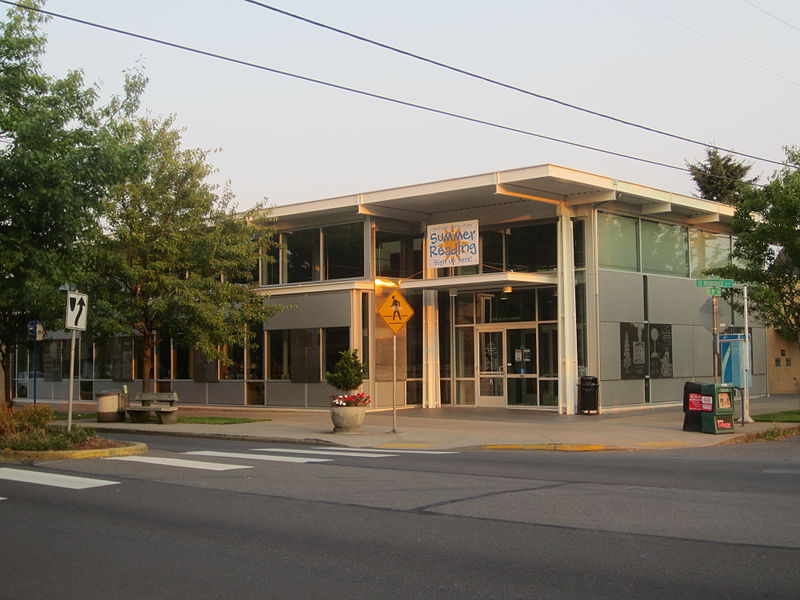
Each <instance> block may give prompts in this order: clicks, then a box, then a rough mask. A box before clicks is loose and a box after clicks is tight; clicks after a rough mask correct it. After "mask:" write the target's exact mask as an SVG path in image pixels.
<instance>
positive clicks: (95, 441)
mask: <svg viewBox="0 0 800 600" xmlns="http://www.w3.org/2000/svg"><path fill="white" fill-rule="evenodd" d="M127 445H128V444H127V443H125V442H118V441H116V440H105V439H103V438H99V437H92V438H89V439H88V440H84V441H83V442H81V443H80V444H72V447H71V448H70V449H71V450H97V449H103V448H122V447H123V446H127Z"/></svg>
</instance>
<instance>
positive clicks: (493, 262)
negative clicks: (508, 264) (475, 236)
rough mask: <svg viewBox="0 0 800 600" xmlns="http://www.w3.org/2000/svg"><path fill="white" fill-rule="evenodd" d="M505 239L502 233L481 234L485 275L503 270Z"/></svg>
mask: <svg viewBox="0 0 800 600" xmlns="http://www.w3.org/2000/svg"><path fill="white" fill-rule="evenodd" d="M503 237H504V236H503V232H502V231H484V232H482V233H481V252H482V255H481V265H482V267H483V272H484V273H492V272H494V271H502V270H503V265H504V263H505V261H504V258H503Z"/></svg>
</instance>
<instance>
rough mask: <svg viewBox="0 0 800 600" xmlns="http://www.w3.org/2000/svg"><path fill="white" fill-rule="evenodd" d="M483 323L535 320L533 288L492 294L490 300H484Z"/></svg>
mask: <svg viewBox="0 0 800 600" xmlns="http://www.w3.org/2000/svg"><path fill="white" fill-rule="evenodd" d="M483 308H484V310H485V311H486V312H488V313H489V314H484V316H483V318H484V321H483V322H484V323H508V322H513V321H535V320H536V298H535V291H534V290H520V291H516V292H514V291H512V292H503V293H500V294H492V297H491V301H490V302H484V303H483Z"/></svg>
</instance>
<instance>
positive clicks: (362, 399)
mask: <svg viewBox="0 0 800 600" xmlns="http://www.w3.org/2000/svg"><path fill="white" fill-rule="evenodd" d="M331 406H369V396H367V395H366V394H365V393H364V392H358V393H357V394H339V395H338V396H331Z"/></svg>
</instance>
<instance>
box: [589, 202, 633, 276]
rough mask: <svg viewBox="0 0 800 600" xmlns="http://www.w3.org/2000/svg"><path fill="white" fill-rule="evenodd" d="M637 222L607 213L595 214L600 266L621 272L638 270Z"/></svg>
mask: <svg viewBox="0 0 800 600" xmlns="http://www.w3.org/2000/svg"><path fill="white" fill-rule="evenodd" d="M636 231H637V220H636V219H634V218H631V217H619V216H617V215H610V214H607V213H598V214H597V239H598V244H599V246H600V247H599V255H600V266H601V267H607V268H610V269H621V270H623V271H638V270H639V246H638V242H637V237H638V236H637V235H636Z"/></svg>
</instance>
